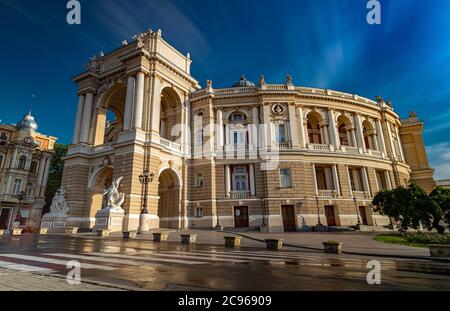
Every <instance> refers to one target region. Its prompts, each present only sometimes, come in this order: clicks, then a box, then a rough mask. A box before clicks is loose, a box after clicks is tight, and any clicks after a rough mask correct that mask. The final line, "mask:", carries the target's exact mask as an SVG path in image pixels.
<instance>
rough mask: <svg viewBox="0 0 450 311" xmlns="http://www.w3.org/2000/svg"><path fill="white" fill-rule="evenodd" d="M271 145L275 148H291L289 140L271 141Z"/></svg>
mask: <svg viewBox="0 0 450 311" xmlns="http://www.w3.org/2000/svg"><path fill="white" fill-rule="evenodd" d="M272 146H274V148H275V149H279V150H287V149H291V142H290V141H283V142H274V143H272Z"/></svg>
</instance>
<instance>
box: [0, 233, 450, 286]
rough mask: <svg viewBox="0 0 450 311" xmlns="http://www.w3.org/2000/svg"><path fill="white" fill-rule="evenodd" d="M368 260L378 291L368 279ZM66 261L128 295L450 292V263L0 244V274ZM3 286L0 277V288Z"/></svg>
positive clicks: (26, 239)
mask: <svg viewBox="0 0 450 311" xmlns="http://www.w3.org/2000/svg"><path fill="white" fill-rule="evenodd" d="M373 259H376V260H378V261H379V262H380V263H381V285H368V284H367V281H366V278H367V274H368V272H369V271H370V270H371V269H369V268H367V263H368V262H369V261H371V260H373ZM71 260H76V261H78V262H80V263H81V279H82V281H83V282H89V283H90V284H106V285H112V286H115V287H116V288H123V289H134V290H243V291H248V290H255V291H266V290H288V291H298V290H324V291H330V290H368V291H372V290H450V264H449V263H442V262H436V261H430V260H411V259H395V258H371V257H370V256H369V257H365V256H353V255H330V254H324V253H321V252H316V251H307V250H296V251H291V250H282V251H278V252H276V251H267V250H265V249H263V248H260V247H259V248H256V247H241V248H235V249H227V248H225V247H222V246H214V245H205V244H191V245H182V244H180V243H178V242H162V243H156V242H151V241H145V240H122V239H100V238H96V237H84V238H80V237H71V236H64V235H47V236H38V235H35V236H20V237H7V238H2V239H0V269H4V270H6V271H8V270H11V271H12V270H14V271H16V272H17V271H27V272H30V273H36V274H39V275H52V276H60V277H65V276H66V275H67V273H68V272H69V270H70V269H67V267H66V264H67V262H69V261H71ZM6 281H7V280H6V279H5V278H3V279H2V274H1V273H0V283H2V284H3V285H4V286H3V288H4V287H5V286H6V287H7V284H5V282H6ZM11 286H12V285H11ZM43 286H44V285H43ZM42 289H44V290H45V288H42Z"/></svg>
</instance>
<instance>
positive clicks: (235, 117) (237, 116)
mask: <svg viewBox="0 0 450 311" xmlns="http://www.w3.org/2000/svg"><path fill="white" fill-rule="evenodd" d="M230 121H232V122H244V121H245V115H244V114H243V113H242V112H235V113H233V114H232V115H231V116H230Z"/></svg>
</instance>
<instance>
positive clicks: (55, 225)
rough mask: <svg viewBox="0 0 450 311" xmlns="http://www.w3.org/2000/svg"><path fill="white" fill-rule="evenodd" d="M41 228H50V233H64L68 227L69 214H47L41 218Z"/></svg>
mask: <svg viewBox="0 0 450 311" xmlns="http://www.w3.org/2000/svg"><path fill="white" fill-rule="evenodd" d="M41 228H42V229H48V231H47V232H48V233H64V232H66V228H67V216H66V215H60V214H59V215H58V214H51V213H49V214H45V215H44V216H43V217H42V220H41Z"/></svg>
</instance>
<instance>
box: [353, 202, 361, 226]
mask: <svg viewBox="0 0 450 311" xmlns="http://www.w3.org/2000/svg"><path fill="white" fill-rule="evenodd" d="M353 201H354V202H355V207H356V216H357V217H358V223H357V224H356V230H359V228H360V226H361V221H360V220H359V208H358V201H357V200H356V196H353Z"/></svg>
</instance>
